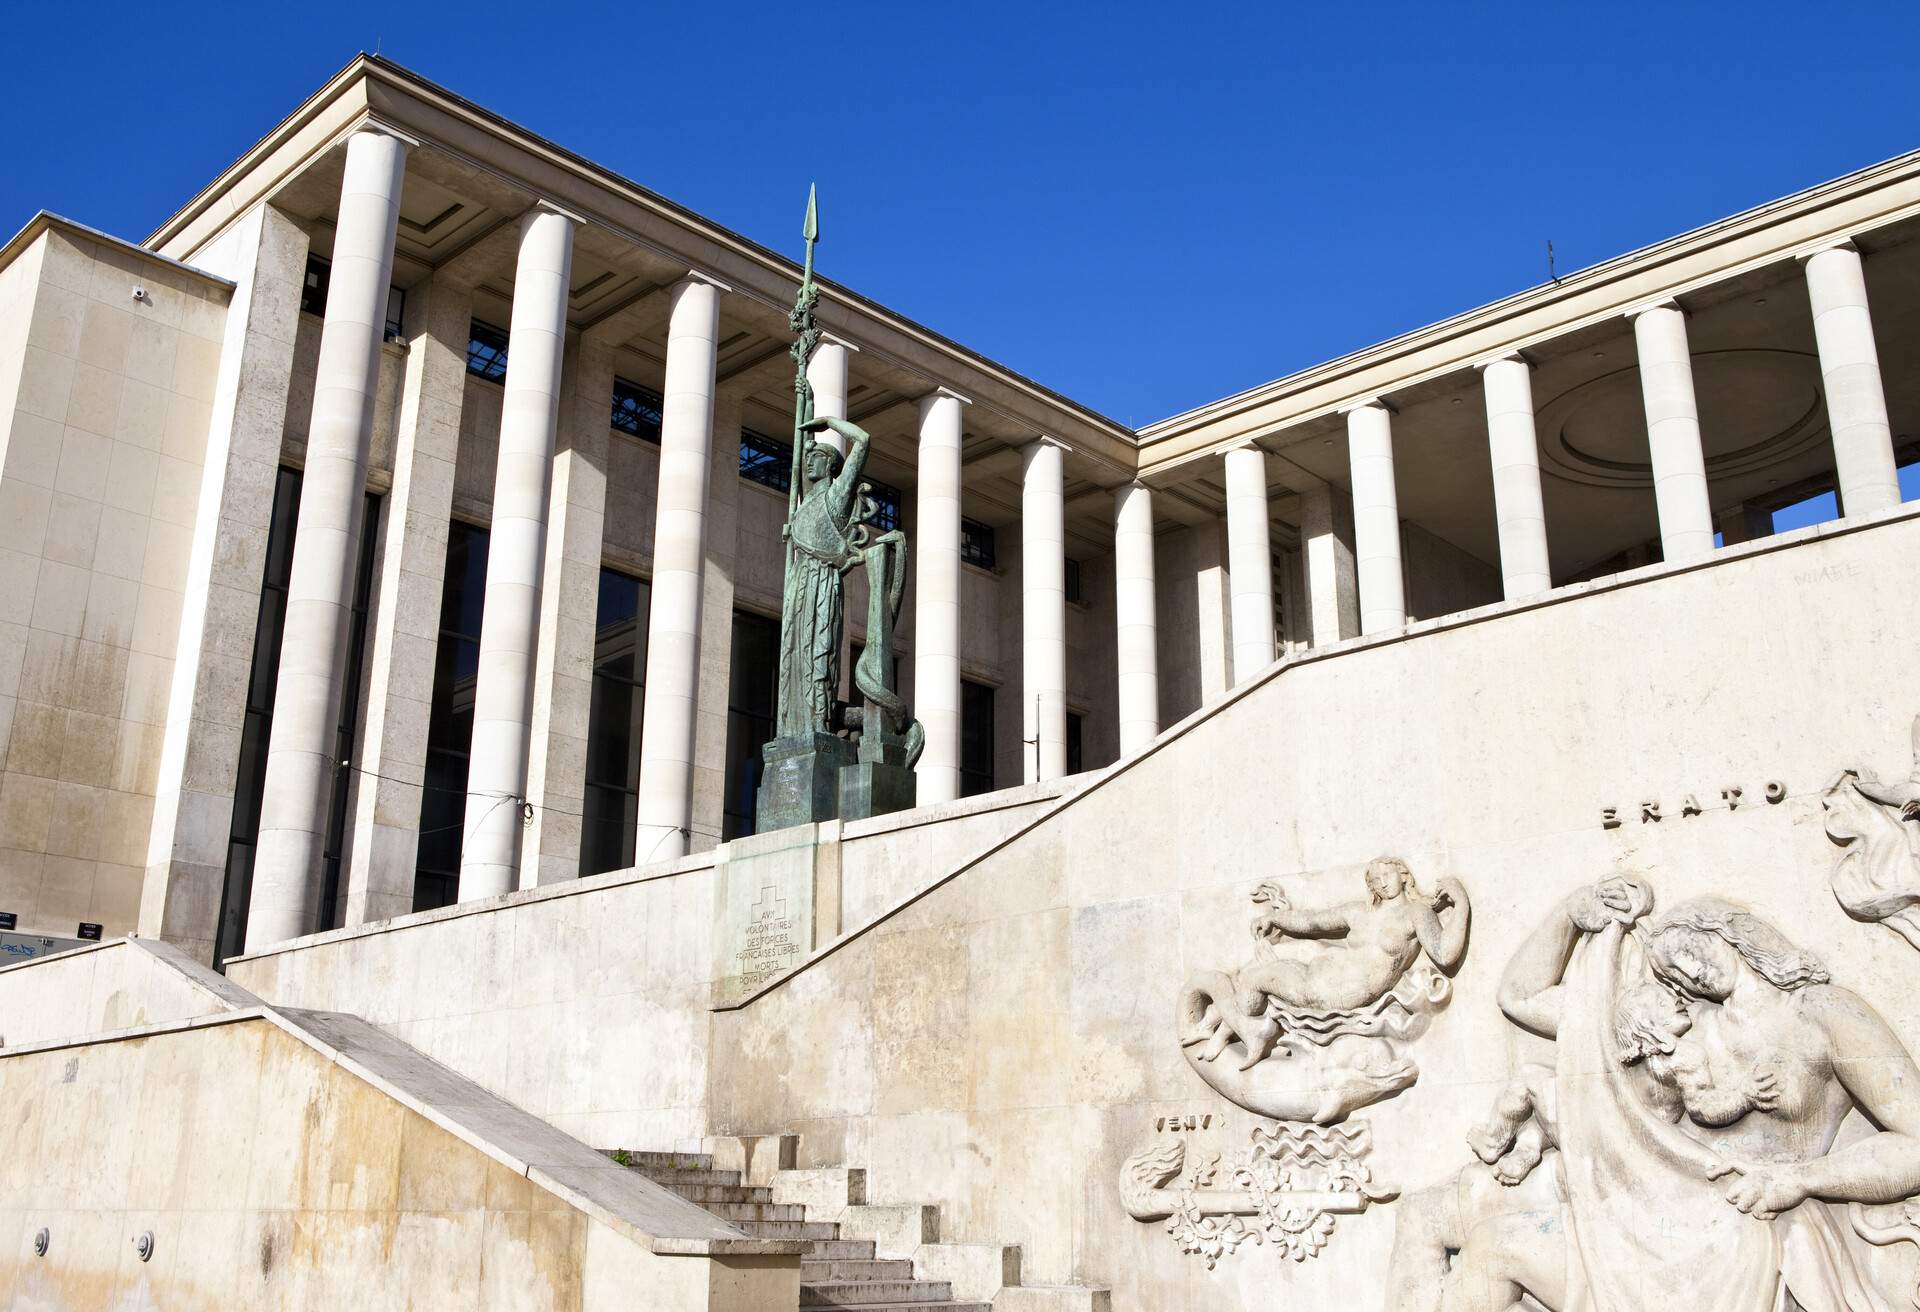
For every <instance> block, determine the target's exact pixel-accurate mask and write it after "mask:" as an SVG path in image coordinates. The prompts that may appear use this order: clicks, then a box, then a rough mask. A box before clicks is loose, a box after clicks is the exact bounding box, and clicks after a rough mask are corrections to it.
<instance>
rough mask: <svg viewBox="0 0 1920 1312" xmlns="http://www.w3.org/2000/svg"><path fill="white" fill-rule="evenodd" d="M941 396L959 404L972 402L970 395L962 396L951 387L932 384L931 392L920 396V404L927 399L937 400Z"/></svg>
mask: <svg viewBox="0 0 1920 1312" xmlns="http://www.w3.org/2000/svg"><path fill="white" fill-rule="evenodd" d="M943 396H944V397H946V398H947V399H948V400H951V401H958V402H959V403H960V404H961V405H972V404H973V398H972V397H970V396H962V395H961V394H960V393H958V392H956V391H954V390H953V389H952V388H951V387H941V386H939V385H937V384H936V385H935V386H934V389H933V390H932V391H931V392H928V393H927V394H926V395H924V396H922V397H921V398H920V404H921V405H925V404H927V402H929V401H937V400H939V399H940V398H941V397H943Z"/></svg>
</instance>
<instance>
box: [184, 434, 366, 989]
mask: <svg viewBox="0 0 1920 1312" xmlns="http://www.w3.org/2000/svg"><path fill="white" fill-rule="evenodd" d="M379 519H380V499H379V498H378V497H375V496H369V497H368V498H367V504H366V515H365V521H364V528H363V529H362V532H361V535H360V562H359V568H358V569H357V571H356V573H355V579H354V601H353V627H352V629H351V630H350V632H349V635H348V636H349V647H348V653H347V669H346V686H345V692H344V695H343V696H342V697H341V699H340V700H341V707H340V723H339V725H338V726H336V733H337V736H336V739H335V745H336V749H337V755H336V756H335V758H334V759H335V760H340V761H351V760H352V759H353V737H354V727H355V723H356V720H357V713H358V710H359V704H360V681H361V676H362V667H363V665H364V663H365V650H366V616H367V595H368V592H369V591H370V588H371V585H372V581H373V540H374V535H375V533H376V532H377V526H378V524H379ZM299 522H300V471H299V470H297V469H282V470H281V471H280V472H279V475H278V478H277V480H276V481H275V483H274V488H273V517H272V519H271V520H270V521H269V523H268V527H267V551H266V559H265V560H264V561H263V562H262V568H261V574H260V609H259V611H258V612H257V614H256V617H255V620H254V628H253V658H252V664H251V666H250V667H249V668H248V671H247V705H246V712H245V719H244V721H243V723H242V725H241V730H240V760H239V764H238V766H237V767H236V769H235V771H234V789H233V816H232V819H231V820H230V821H229V822H228V829H227V868H226V878H225V879H224V881H223V882H222V885H221V889H220V918H219V921H218V923H217V929H216V931H215V933H216V939H215V942H214V952H213V959H214V964H215V966H219V965H220V964H221V963H222V962H224V961H225V960H226V959H227V958H228V957H232V956H238V955H239V954H240V953H241V952H242V951H244V950H245V948H246V942H247V904H248V902H249V901H251V899H252V897H253V856H254V845H255V843H256V842H257V841H258V839H259V836H260V798H261V793H262V791H263V789H264V788H265V786H266V779H267V745H268V740H269V739H270V738H271V736H272V732H273V695H274V689H275V687H276V685H277V684H278V683H279V679H280V637H281V633H282V632H283V630H284V628H285V625H286V618H287V580H288V579H289V578H290V577H291V575H292V573H293V543H294V536H295V534H296V533H297V531H298V529H299ZM346 783H347V772H346V771H345V770H340V771H337V777H336V779H335V786H334V790H333V798H332V802H331V805H330V807H329V810H328V812H327V835H326V848H325V852H326V867H325V869H326V876H327V882H326V885H325V888H324V889H323V893H322V902H321V905H320V907H319V911H320V921H319V923H320V924H322V925H325V926H328V927H332V925H333V923H334V906H335V903H336V901H337V898H338V895H339V874H340V859H341V849H342V848H343V847H344V846H345V834H346V806H347V797H346V794H347V789H346V787H345V785H346Z"/></svg>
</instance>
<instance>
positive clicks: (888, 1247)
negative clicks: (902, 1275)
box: [840, 1203, 940, 1258]
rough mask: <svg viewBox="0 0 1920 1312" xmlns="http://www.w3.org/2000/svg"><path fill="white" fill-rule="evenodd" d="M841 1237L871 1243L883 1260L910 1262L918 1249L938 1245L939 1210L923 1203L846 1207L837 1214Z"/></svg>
mask: <svg viewBox="0 0 1920 1312" xmlns="http://www.w3.org/2000/svg"><path fill="white" fill-rule="evenodd" d="M840 1233H841V1234H843V1235H845V1236H847V1237H848V1238H849V1239H872V1240H874V1241H875V1242H876V1243H877V1244H878V1245H879V1252H880V1256H882V1257H907V1258H910V1257H912V1256H913V1254H914V1252H915V1250H916V1249H918V1248H919V1247H920V1245H922V1244H933V1243H938V1242H939V1241H940V1209H939V1208H937V1207H934V1206H932V1205H931V1204H926V1203H891V1204H881V1205H877V1206H876V1205H868V1206H864V1207H848V1208H846V1209H845V1210H844V1211H842V1212H841V1213H840Z"/></svg>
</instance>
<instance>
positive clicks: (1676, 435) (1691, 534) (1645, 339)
mask: <svg viewBox="0 0 1920 1312" xmlns="http://www.w3.org/2000/svg"><path fill="white" fill-rule="evenodd" d="M1627 317H1628V318H1629V319H1631V320H1633V341H1634V348H1635V350H1636V351H1638V352H1639V356H1640V393H1641V396H1642V397H1643V398H1644V399H1645V401H1646V408H1647V450H1648V452H1649V454H1650V457H1651V459H1652V462H1653V498H1654V504H1655V506H1656V507H1657V508H1658V511H1659V515H1660V555H1661V558H1662V559H1664V560H1666V561H1668V562H1672V561H1676V560H1687V559H1690V558H1692V557H1695V556H1704V555H1706V554H1707V553H1708V552H1710V551H1712V550H1713V509H1712V507H1711V506H1710V505H1709V504H1708V501H1707V461H1706V456H1705V454H1704V452H1703V451H1702V450H1701V446H1700V405H1699V402H1698V401H1696V400H1695V399H1694V395H1693V357H1692V354H1691V353H1690V352H1689V351H1688V349H1687V317H1686V315H1685V313H1684V312H1682V310H1681V309H1680V307H1679V306H1678V305H1676V304H1674V303H1673V302H1672V301H1661V302H1659V303H1658V304H1656V305H1647V306H1642V307H1641V308H1640V309H1638V310H1631V311H1629V312H1628V314H1627Z"/></svg>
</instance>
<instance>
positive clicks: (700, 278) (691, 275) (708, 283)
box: [674, 269, 733, 295]
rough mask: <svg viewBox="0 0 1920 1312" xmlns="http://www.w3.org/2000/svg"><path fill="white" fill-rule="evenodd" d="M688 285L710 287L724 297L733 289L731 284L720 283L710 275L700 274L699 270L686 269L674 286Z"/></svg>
mask: <svg viewBox="0 0 1920 1312" xmlns="http://www.w3.org/2000/svg"><path fill="white" fill-rule="evenodd" d="M690 283H693V284H698V285H700V286H702V287H711V288H713V289H714V290H715V291H717V292H719V293H721V294H722V295H725V294H726V293H728V292H730V291H732V290H733V287H732V285H731V284H729V283H724V282H721V281H720V280H719V279H718V278H716V277H714V276H713V275H712V274H710V273H705V272H702V271H701V270H699V269H688V270H687V272H686V276H685V277H683V278H681V279H680V281H679V282H677V283H675V284H674V286H676V287H684V286H687V285H688V284H690Z"/></svg>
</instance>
